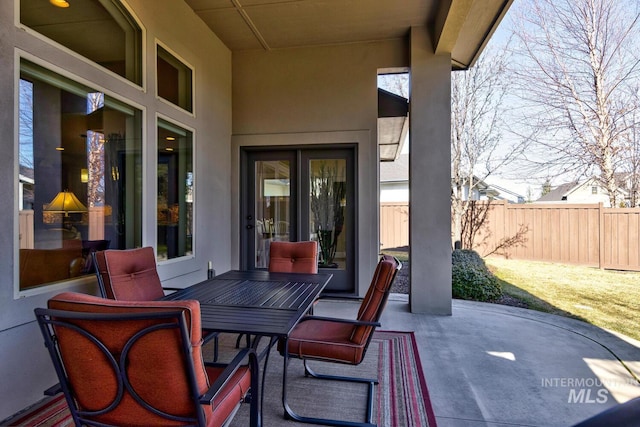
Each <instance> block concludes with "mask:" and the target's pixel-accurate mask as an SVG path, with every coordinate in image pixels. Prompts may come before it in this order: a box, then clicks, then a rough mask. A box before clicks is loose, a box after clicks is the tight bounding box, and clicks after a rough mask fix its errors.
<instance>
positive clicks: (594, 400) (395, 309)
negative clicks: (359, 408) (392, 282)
mask: <svg viewBox="0 0 640 427" xmlns="http://www.w3.org/2000/svg"><path fill="white" fill-rule="evenodd" d="M407 301H408V299H407V295H402V294H392V295H391V298H390V299H389V303H388V305H387V308H386V309H385V312H384V314H383V317H382V320H381V323H382V328H381V329H384V330H396V331H414V333H415V337H416V340H417V343H418V347H419V352H420V359H421V362H422V366H423V370H424V374H425V377H426V381H427V387H428V389H429V395H430V397H431V403H432V406H433V409H434V412H435V415H436V418H437V422H438V426H439V427H459V426H465V427H467V426H469V427H476V426H478V427H479V426H488V427H493V426H496V427H497V426H544V427H550V426H571V425H572V424H574V423H577V422H578V421H582V420H583V419H586V418H588V417H590V416H592V415H595V414H597V413H599V412H601V411H603V410H605V409H607V408H609V407H611V406H614V405H616V404H617V403H623V402H626V401H627V400H630V399H632V398H634V397H637V396H640V383H639V382H638V378H640V342H638V341H635V340H632V339H630V338H628V337H623V336H620V335H617V334H614V333H612V332H609V331H605V330H603V329H600V328H597V327H595V326H592V325H590V324H587V323H584V322H581V321H577V320H573V319H568V318H564V317H560V316H556V315H550V314H546V313H540V312H537V311H533V310H527V309H521V308H515V307H508V306H503V305H497V304H487V303H478V302H471V301H460V300H454V302H453V315H452V316H433V315H422V314H411V313H409V307H408V302H407ZM358 306H359V304H358V303H357V302H349V301H343V300H322V301H321V302H320V303H319V304H318V305H317V306H316V308H315V313H316V314H318V315H331V316H338V317H350V318H353V317H355V313H356V312H357V309H358ZM639 423H640V421H639Z"/></svg>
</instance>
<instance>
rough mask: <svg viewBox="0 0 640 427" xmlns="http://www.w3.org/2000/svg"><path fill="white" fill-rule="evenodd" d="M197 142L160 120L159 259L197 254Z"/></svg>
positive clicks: (182, 131) (176, 127) (188, 132)
mask: <svg viewBox="0 0 640 427" xmlns="http://www.w3.org/2000/svg"><path fill="white" fill-rule="evenodd" d="M193 189H194V179H193V141H192V134H191V132H190V131H188V130H186V129H183V128H181V127H180V126H176V125H174V124H172V123H169V122H168V121H166V120H162V119H158V242H157V247H158V260H166V259H172V258H177V257H181V256H185V255H191V254H193V194H194V193H193Z"/></svg>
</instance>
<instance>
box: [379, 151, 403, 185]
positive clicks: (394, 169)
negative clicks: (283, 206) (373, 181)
mask: <svg viewBox="0 0 640 427" xmlns="http://www.w3.org/2000/svg"><path fill="white" fill-rule="evenodd" d="M402 181H407V182H408V181H409V154H407V153H404V154H400V155H399V156H398V158H397V159H396V160H395V161H393V162H380V182H381V183H384V182H402Z"/></svg>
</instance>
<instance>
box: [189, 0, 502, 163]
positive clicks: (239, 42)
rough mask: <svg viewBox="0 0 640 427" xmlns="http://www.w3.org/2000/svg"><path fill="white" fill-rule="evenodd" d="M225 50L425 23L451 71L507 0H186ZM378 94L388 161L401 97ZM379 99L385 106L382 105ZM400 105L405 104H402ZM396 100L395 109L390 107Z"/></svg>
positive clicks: (403, 29)
mask: <svg viewBox="0 0 640 427" xmlns="http://www.w3.org/2000/svg"><path fill="white" fill-rule="evenodd" d="M185 1H186V3H187V4H188V5H189V6H190V7H191V8H192V9H193V10H194V12H195V13H196V14H197V15H198V16H199V17H200V18H201V19H202V20H203V21H204V22H205V24H206V25H207V26H208V27H209V28H211V30H212V31H213V32H214V33H215V34H216V35H217V36H218V37H219V38H220V39H221V40H222V42H223V43H225V45H226V46H227V47H228V48H229V49H231V50H232V51H243V50H255V49H258V50H265V51H271V50H278V49H289V48H299V47H307V46H323V45H336V44H347V43H361V42H368V41H379V40H389V39H398V38H405V37H407V36H408V34H409V31H410V29H411V27H420V26H423V27H426V28H427V30H428V31H429V33H430V34H431V40H432V43H433V46H432V49H433V50H434V52H436V53H437V54H440V53H442V54H450V55H451V69H452V70H463V69H466V68H468V67H470V66H472V65H473V63H474V62H475V61H476V60H477V58H478V57H479V55H480V54H481V52H482V50H483V49H484V47H485V45H486V44H487V42H488V40H489V39H490V37H491V35H492V34H493V32H494V31H495V29H496V28H497V26H498V24H499V23H500V21H501V19H502V18H503V17H504V15H505V14H506V12H507V10H508V9H509V7H510V6H511V3H512V2H513V0H402V1H389V0H185ZM390 95H392V94H389V93H388V92H387V93H383V94H381V93H380V92H379V94H378V103H379V112H378V144H379V146H380V160H381V161H393V160H395V159H396V158H397V156H398V155H399V153H400V151H401V150H402V144H403V142H404V139H405V135H406V133H407V129H408V122H409V118H408V114H407V112H408V104H407V100H406V99H405V98H402V100H400V99H394V98H393V97H392V96H390ZM383 104H384V105H383ZM401 104H404V105H401ZM390 106H395V107H398V106H400V108H395V109H394V108H390Z"/></svg>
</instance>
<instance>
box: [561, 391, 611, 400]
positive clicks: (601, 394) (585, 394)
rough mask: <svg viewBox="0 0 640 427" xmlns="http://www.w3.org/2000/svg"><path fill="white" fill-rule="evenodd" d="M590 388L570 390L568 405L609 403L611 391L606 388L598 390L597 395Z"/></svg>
mask: <svg viewBox="0 0 640 427" xmlns="http://www.w3.org/2000/svg"><path fill="white" fill-rule="evenodd" d="M592 391H593V390H592V389H590V388H580V389H575V388H572V389H571V390H569V400H568V403H607V400H609V390H607V389H606V388H601V389H598V391H597V392H596V393H593V396H592V393H591V392H592Z"/></svg>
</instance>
